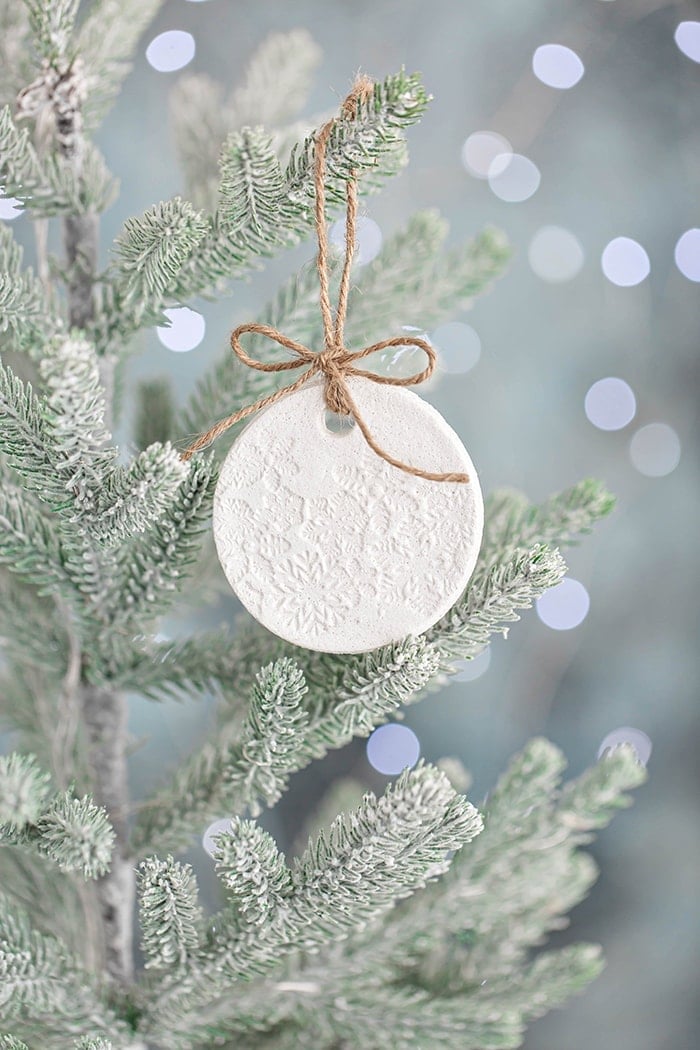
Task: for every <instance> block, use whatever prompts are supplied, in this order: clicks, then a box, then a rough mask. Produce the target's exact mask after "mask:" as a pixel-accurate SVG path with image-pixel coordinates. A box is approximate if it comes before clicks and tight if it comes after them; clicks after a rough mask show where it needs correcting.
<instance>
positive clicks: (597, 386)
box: [584, 376, 637, 430]
mask: <svg viewBox="0 0 700 1050" xmlns="http://www.w3.org/2000/svg"><path fill="white" fill-rule="evenodd" d="M584 408H585V411H586V416H587V417H588V419H589V420H590V422H591V423H592V424H593V426H594V427H598V429H599V430H622V428H623V427H626V426H627V424H628V423H630V422H631V421H632V420H633V419H634V414H635V412H636V411H637V402H636V400H635V396H634V393H633V391H632V388H631V387H630V386H629V385H628V384H627V383H626V382H625V381H624V379H618V378H617V377H616V376H607V377H606V378H605V379H599V380H598V381H597V382H596V383H594V384H593V385H592V386H591V387H590V388H589V390H588V393H587V394H586V398H585V402H584Z"/></svg>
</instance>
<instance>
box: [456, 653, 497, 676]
mask: <svg viewBox="0 0 700 1050" xmlns="http://www.w3.org/2000/svg"><path fill="white" fill-rule="evenodd" d="M490 665H491V646H490V645H487V646H486V648H485V649H482V650H481V652H480V653H479V655H478V656H475V657H474V658H473V659H472V660H457V662H456V664H455V666H456V667H459V670H458V671H457V673H456V674H454V675H453V676H452V679H453V681H455V682H475V681H476V679H477V678H481V676H482V674H486V672H487V671H488V669H489V667H490Z"/></svg>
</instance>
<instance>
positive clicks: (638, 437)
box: [630, 423, 681, 478]
mask: <svg viewBox="0 0 700 1050" xmlns="http://www.w3.org/2000/svg"><path fill="white" fill-rule="evenodd" d="M680 458H681V442H680V438H679V437H678V434H677V433H676V432H675V430H674V429H673V427H670V426H668V424H667V423H649V424H647V426H645V427H641V428H640V429H639V430H638V431H637V433H636V434H635V435H634V437H633V438H632V440H631V441H630V459H631V460H632V463H633V465H634V466H635V467H636V468H637V470H638V471H639V473H640V474H644V475H646V477H648V478H662V477H665V475H666V474H670V473H671V472H672V471H674V470H675V469H676V467H677V466H678V464H679V462H680Z"/></svg>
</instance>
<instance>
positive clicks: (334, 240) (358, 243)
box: [328, 215, 382, 266]
mask: <svg viewBox="0 0 700 1050" xmlns="http://www.w3.org/2000/svg"><path fill="white" fill-rule="evenodd" d="M328 238H329V240H330V242H331V244H334V245H335V246H336V248H339V249H340V250H341V251H342V252H344V251H345V220H344V219H339V220H338V222H334V223H333V225H332V226H331V228H330V230H329V231H328ZM381 248H382V231H381V229H380V227H379V225H378V223H376V222H375V221H374V219H369V218H367V216H366V215H360V216H359V217H358V219H357V222H356V223H355V255H354V257H353V262H356V263H359V264H360V266H364V265H365V263H369V262H372V259H376V258H377V256H378V255H379V252H380V251H381Z"/></svg>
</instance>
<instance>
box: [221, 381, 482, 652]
mask: <svg viewBox="0 0 700 1050" xmlns="http://www.w3.org/2000/svg"><path fill="white" fill-rule="evenodd" d="M348 384H349V387H350V392H351V394H352V397H353V399H354V400H355V403H356V405H357V407H358V409H359V411H360V413H361V415H362V416H363V418H364V420H365V422H366V423H367V425H368V427H369V429H370V432H371V433H372V435H373V437H374V438H375V440H376V441H377V442H378V444H379V446H380V447H381V448H382V449H384V450H385V451H386V452H388V453H389V454H390V455H393V456H395V457H396V458H398V459H400V460H401V461H402V462H404V463H408V464H410V465H411V466H414V467H419V468H422V469H424V470H430V471H439V472H441V473H446V472H448V471H461V472H464V473H466V474H468V475H469V477H470V481H469V482H467V483H461V482H437V481H427V480H426V479H424V478H417V477H412V476H411V475H410V474H406V473H405V472H404V471H402V470H399V469H398V468H397V467H393V466H391V465H390V464H388V463H386V462H385V461H384V460H383V459H381V457H379V456H378V455H377V454H376V453H375V452H373V451H372V449H371V448H370V447H369V446H368V444H367V442H366V441H365V439H364V437H363V436H362V433H361V432H360V429H359V427H357V426H353V427H350V428H347V429H345V430H344V431H342V432H340V433H336V432H333V431H331V430H329V429H328V428H327V427H326V410H325V403H324V399H323V380H322V379H315V378H314V379H313V380H310V381H309V383H308V384H307V385H306V386H304V387H302V388H301V389H300V390H297V391H295V393H293V394H290V395H289V396H288V397H284V398H282V399H281V400H280V401H278V402H276V403H275V404H274V405H270V406H269V408H266V409H264V410H263V411H261V412H260V413H258V415H257V416H256V417H255V418H254V419H253V421H252V422H251V423H249V424H248V425H247V427H246V428H245V429H244V430H243V431H242V432H241V434H240V436H239V437H238V438H237V440H236V442H235V444H234V445H233V447H232V448H231V450H230V452H229V453H228V456H227V457H226V459H225V461H224V464H223V466H222V469H221V475H220V477H219V481H218V485H217V488H216V493H215V496H214V540H215V543H216V549H217V552H218V555H219V559H220V561H221V565H222V567H223V570H224V572H225V573H226V577H227V578H228V581H229V583H230V584H231V586H232V587H233V590H234V591H235V593H236V594H237V596H238V598H239V599H240V601H241V602H242V604H243V605H244V606H245V608H246V609H247V610H248V611H249V612H250V613H251V614H252V615H253V616H254V617H255V618H256V619H257V620H259V621H260V623H262V624H263V625H264V626H265V627H267V628H268V629H269V630H270V631H272V632H273V633H274V634H277V635H279V636H280V637H281V638H285V639H286V640H287V641H289V642H292V643H294V644H295V645H300V646H304V647H305V648H307V649H316V650H320V651H323V652H333V653H358V652H366V651H368V650H370V649H375V648H377V647H378V646H381V645H386V644H388V643H389V642H396V641H399V640H400V639H402V638H405V637H406V636H407V635H416V634H420V633H421V632H422V631H425V630H427V629H428V628H429V627H431V626H432V625H433V624H434V623H436V621H437V620H439V619H440V617H441V616H442V615H443V614H444V613H446V612H447V610H448V609H449V608H450V607H451V606H452V605H453V604H454V603H455V602H456V601H457V599H458V598H459V597H460V595H461V594H462V592H463V590H464V588H465V586H466V584H467V581H468V580H469V577H470V576H471V574H472V571H473V569H474V565H475V563H476V559H477V555H478V553H479V546H480V544H481V535H482V530H483V520H484V507H483V500H482V496H481V489H480V487H479V481H478V478H477V476H476V471H475V470H474V464H473V463H472V461H471V459H470V458H469V455H468V453H467V451H466V449H465V448H464V446H463V444H462V442H461V441H460V439H459V438H458V437H457V435H456V434H455V432H454V431H453V430H452V428H451V427H450V426H449V425H448V424H447V423H446V422H445V420H444V419H443V418H442V416H441V415H440V413H439V412H438V411H437V410H436V409H434V408H433V407H432V405H429V404H428V403H427V402H425V401H423V400H422V398H420V397H418V396H417V395H416V394H414V393H412V392H411V391H409V390H407V389H406V388H405V387H394V386H385V385H382V384H380V383H374V382H372V380H370V379H365V378H363V377H361V376H351V377H349V378H348Z"/></svg>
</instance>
